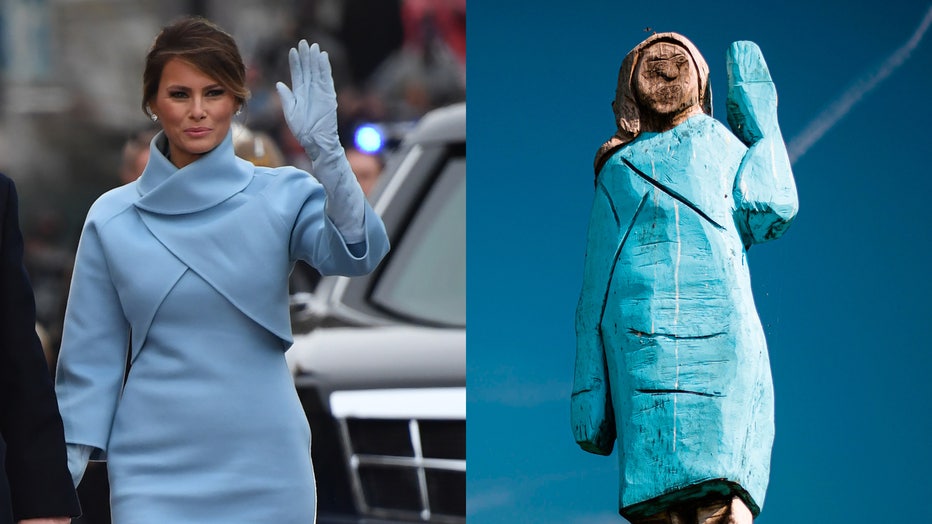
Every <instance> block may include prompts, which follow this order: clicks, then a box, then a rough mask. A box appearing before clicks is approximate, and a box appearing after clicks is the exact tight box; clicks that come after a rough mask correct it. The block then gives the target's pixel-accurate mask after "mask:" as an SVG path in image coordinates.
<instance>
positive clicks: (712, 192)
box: [618, 114, 747, 229]
mask: <svg viewBox="0 0 932 524" xmlns="http://www.w3.org/2000/svg"><path fill="white" fill-rule="evenodd" d="M745 151H747V148H746V147H745V146H744V144H742V143H741V142H740V141H739V140H738V138H737V137H735V136H734V135H732V134H731V132H729V131H728V130H727V129H726V128H725V127H724V126H723V125H721V124H719V123H718V122H717V121H716V120H715V119H713V118H712V117H710V116H707V115H705V114H699V115H695V116H692V117H690V118H689V119H687V120H686V121H685V122H683V123H681V124H680V125H678V126H676V127H674V128H673V129H671V130H668V131H664V132H661V133H655V132H643V133H641V134H640V135H639V136H638V137H637V138H636V139H635V140H634V141H632V142H630V143H628V144H626V145H625V146H624V147H622V148H621V149H620V150H619V153H618V154H620V155H621V158H622V159H623V162H624V163H626V164H628V166H633V167H634V168H635V171H636V173H637V174H638V175H640V176H641V177H643V178H645V179H646V180H647V181H648V182H649V183H651V184H652V185H653V186H655V187H656V188H657V189H659V190H660V191H662V192H664V193H666V194H668V195H670V196H671V197H673V198H674V199H675V200H678V201H679V202H681V203H683V204H685V205H687V206H688V207H690V208H691V209H693V210H694V211H697V212H698V213H699V214H700V215H702V216H703V217H705V218H707V219H710V221H711V222H712V223H713V224H714V225H715V226H716V227H718V228H719V229H722V228H723V224H725V223H726V222H727V220H728V218H727V216H726V215H727V213H728V212H730V206H731V205H733V204H732V203H731V201H730V200H725V199H723V198H722V196H723V195H730V194H731V192H732V186H733V184H734V178H735V173H736V172H737V170H738V166H739V164H740V161H741V157H742V155H743V154H744V152H745ZM724 202H728V203H727V204H723V203H724Z"/></svg>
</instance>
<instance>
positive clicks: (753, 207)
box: [733, 133, 799, 248]
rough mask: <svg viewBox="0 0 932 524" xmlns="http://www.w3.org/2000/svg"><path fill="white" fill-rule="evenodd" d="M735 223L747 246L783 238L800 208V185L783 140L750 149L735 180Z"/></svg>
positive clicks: (777, 138) (763, 142) (766, 141)
mask: <svg viewBox="0 0 932 524" xmlns="http://www.w3.org/2000/svg"><path fill="white" fill-rule="evenodd" d="M733 194H734V202H735V206H736V217H735V221H736V223H737V226H738V231H739V232H740V233H741V239H742V241H743V242H744V247H745V248H749V247H750V246H751V244H759V243H761V242H766V241H768V240H773V239H775V238H779V237H780V236H781V235H783V233H784V232H785V231H786V230H787V228H789V227H790V223H791V222H792V221H793V218H794V217H795V216H796V212H797V210H798V209H799V200H798V197H797V195H796V182H795V181H794V180H793V171H792V170H791V169H790V159H789V156H788V155H787V152H786V145H785V144H784V143H783V137H781V136H780V135H779V133H777V134H776V136H774V135H771V136H767V137H764V138H761V139H760V140H758V141H757V142H755V143H754V144H752V145H751V147H750V148H748V151H747V153H746V154H745V155H744V159H743V160H742V161H741V167H740V168H738V175H737V177H736V178H735V187H734V193H733Z"/></svg>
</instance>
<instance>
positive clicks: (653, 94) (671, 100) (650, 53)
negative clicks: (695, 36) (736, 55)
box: [634, 42, 699, 118]
mask: <svg viewBox="0 0 932 524" xmlns="http://www.w3.org/2000/svg"><path fill="white" fill-rule="evenodd" d="M634 77H635V79H634V80H635V81H634V92H635V95H636V96H637V99H638V102H639V104H640V105H641V106H642V107H644V108H645V109H648V110H649V111H650V112H652V113H654V114H656V115H661V116H665V117H668V118H675V117H676V116H677V115H678V114H680V113H683V112H685V111H687V110H688V109H690V108H692V107H694V106H696V105H697V104H698V103H699V74H698V73H697V71H696V67H695V65H693V61H692V58H690V56H689V53H688V52H687V51H686V50H685V49H683V48H682V47H680V46H678V45H676V44H674V43H670V42H657V43H656V44H653V45H651V46H650V47H648V48H647V49H645V50H644V51H643V52H642V54H641V59H640V61H639V62H638V65H637V69H636V70H635V72H634Z"/></svg>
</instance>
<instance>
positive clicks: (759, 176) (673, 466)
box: [571, 42, 798, 516]
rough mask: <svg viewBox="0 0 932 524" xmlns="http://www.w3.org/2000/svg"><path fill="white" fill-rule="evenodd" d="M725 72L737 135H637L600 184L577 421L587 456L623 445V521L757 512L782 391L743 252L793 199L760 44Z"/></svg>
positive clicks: (781, 223)
mask: <svg viewBox="0 0 932 524" xmlns="http://www.w3.org/2000/svg"><path fill="white" fill-rule="evenodd" d="M727 64H728V72H729V75H728V77H729V91H728V103H727V107H728V110H729V114H728V120H729V124H730V125H731V126H732V129H733V130H734V134H733V133H732V132H730V131H729V130H728V129H727V128H726V127H725V126H724V125H722V124H721V123H719V122H718V121H716V120H714V119H713V118H711V117H710V116H707V115H706V114H699V115H695V116H692V117H690V118H689V119H688V120H686V121H685V122H683V123H682V124H680V125H678V126H676V127H674V128H673V129H671V130H669V131H664V132H659V133H657V132H641V133H639V134H637V135H636V136H635V137H634V139H633V140H632V141H631V142H629V143H627V144H625V145H623V146H622V147H621V148H620V149H618V150H617V151H615V152H614V153H613V154H612V155H611V157H609V158H608V160H607V161H606V162H605V164H604V166H603V167H602V169H601V171H600V172H599V174H598V177H597V180H596V191H595V196H594V199H593V204H592V211H591V219H590V224H589V232H588V245H587V251H586V261H585V272H584V279H583V286H582V292H581V294H580V298H579V304H578V308H577V313H576V331H577V355H576V373H575V383H574V389H573V397H572V402H571V423H572V429H573V432H574V435H575V437H576V440H577V442H578V443H579V445H580V446H581V447H582V448H583V449H585V450H586V451H589V452H592V453H599V454H604V455H607V454H610V453H611V451H612V449H613V447H614V443H615V442H616V441H617V442H618V461H619V465H620V468H621V488H620V490H621V491H620V495H619V507H620V509H621V512H622V514H623V515H625V516H643V515H649V514H651V513H653V512H655V511H659V510H662V509H663V507H664V506H665V505H667V504H671V503H676V502H678V501H682V500H684V499H689V498H695V497H700V496H703V495H704V494H707V493H710V492H717V493H722V494H736V495H739V496H741V497H742V498H743V499H744V500H745V502H746V503H747V504H748V506H749V508H750V509H751V510H752V512H753V513H754V514H755V515H757V514H758V513H759V511H760V508H761V506H762V505H763V502H764V495H765V492H766V488H767V482H768V479H769V466H770V453H771V448H772V443H773V436H774V424H773V386H772V381H771V376H770V364H769V360H768V355H767V345H766V341H765V339H764V332H763V329H762V327H761V322H760V319H759V318H758V315H757V311H756V309H755V306H754V298H753V295H752V291H751V283H750V274H749V271H748V264H747V257H746V250H747V248H748V247H749V246H750V245H751V244H753V243H758V242H764V241H767V240H770V239H773V238H777V237H779V236H780V235H781V234H782V233H783V232H784V231H785V230H786V228H787V227H788V225H789V223H790V222H791V221H792V219H793V217H794V216H795V214H796V210H797V207H798V203H797V196H796V187H795V183H794V181H793V176H792V172H791V170H790V164H789V159H788V157H787V154H786V148H785V146H784V143H783V139H782V137H781V135H780V130H779V127H778V125H777V118H776V91H775V89H774V88H773V83H772V82H771V81H770V74H769V72H768V70H767V66H766V64H765V63H764V61H763V57H762V56H761V54H760V50H759V49H758V48H757V46H756V45H754V44H752V43H750V42H737V43H735V44H733V45H732V47H731V48H730V49H729V51H728V54H727ZM736 135H737V136H736Z"/></svg>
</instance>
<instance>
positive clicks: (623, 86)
mask: <svg viewBox="0 0 932 524" xmlns="http://www.w3.org/2000/svg"><path fill="white" fill-rule="evenodd" d="M658 42H669V43H672V44H676V45H678V46H680V47H682V48H683V49H685V50H686V52H687V53H688V54H689V56H690V58H692V61H693V65H695V66H696V72H697V74H698V76H699V105H700V106H701V107H702V111H703V112H704V113H705V114H707V115H709V116H712V89H711V87H710V86H709V66H708V64H706V62H705V59H704V58H702V55H701V54H700V53H699V50H698V49H696V46H695V45H694V44H693V43H692V42H690V41H689V39H688V38H686V37H685V36H683V35H681V34H678V33H657V34H654V35H651V36H650V37H648V38H647V39H646V40H644V41H643V42H641V43H640V44H638V45H637V46H635V48H634V49H632V50H631V51H630V52H629V53H628V55H627V56H625V59H624V60H623V61H622V62H621V69H620V70H619V71H618V87H617V88H616V90H615V100H614V101H613V102H612V108H613V109H614V111H615V125H616V126H617V127H618V131H616V132H615V134H614V135H612V137H611V138H609V139H608V140H607V141H606V142H605V143H604V144H602V147H600V148H599V150H598V152H597V153H596V155H595V175H596V177H598V176H599V171H601V170H602V166H603V165H605V162H606V161H607V160H608V159H609V157H610V156H612V154H613V153H614V152H615V151H617V150H618V149H619V148H621V147H622V146H624V145H625V144H627V143H628V142H631V141H632V140H634V139H635V138H636V137H637V136H638V135H639V134H640V133H641V112H640V109H639V107H638V101H637V97H636V96H635V90H634V83H633V80H634V72H635V70H636V69H637V65H638V62H639V61H640V59H641V54H642V53H643V52H644V50H645V49H647V48H648V47H649V46H651V45H653V44H656V43H658Z"/></svg>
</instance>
